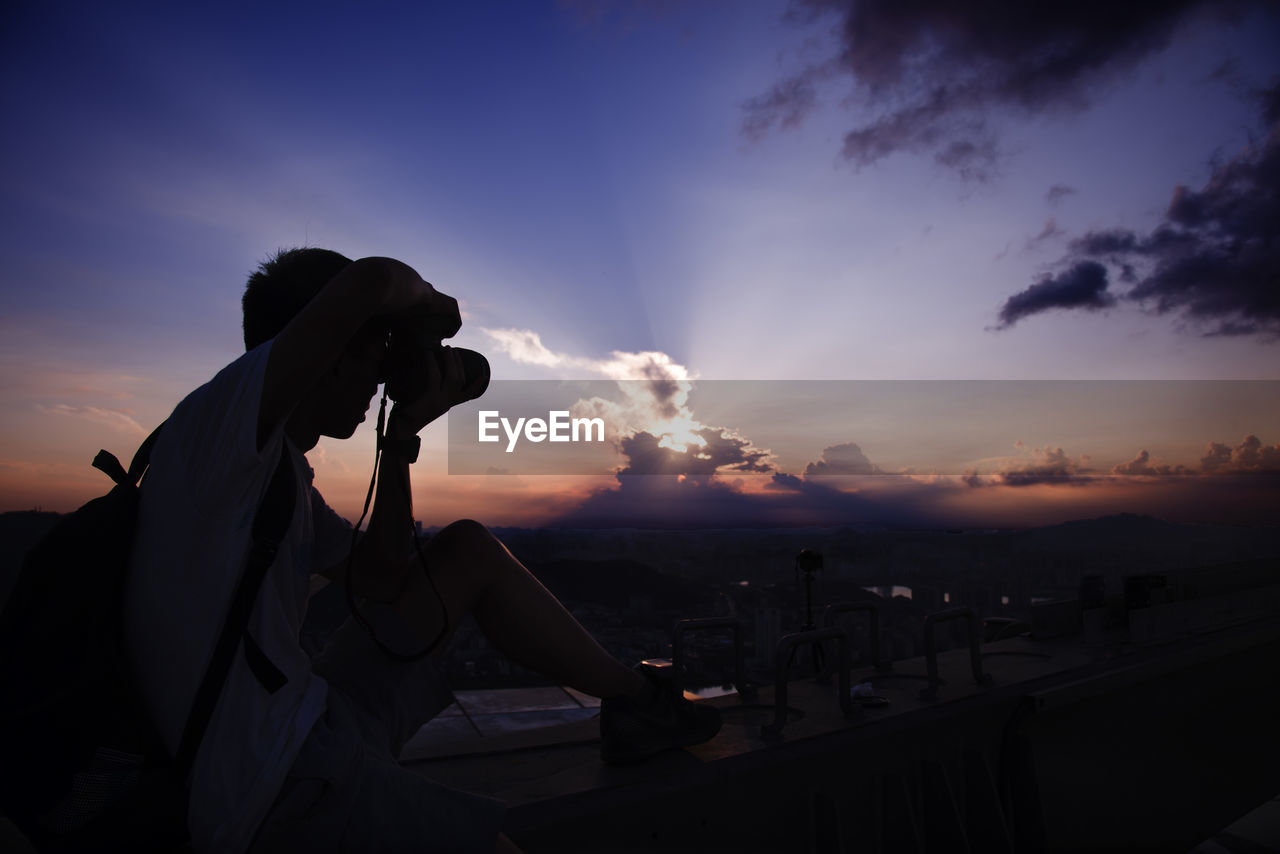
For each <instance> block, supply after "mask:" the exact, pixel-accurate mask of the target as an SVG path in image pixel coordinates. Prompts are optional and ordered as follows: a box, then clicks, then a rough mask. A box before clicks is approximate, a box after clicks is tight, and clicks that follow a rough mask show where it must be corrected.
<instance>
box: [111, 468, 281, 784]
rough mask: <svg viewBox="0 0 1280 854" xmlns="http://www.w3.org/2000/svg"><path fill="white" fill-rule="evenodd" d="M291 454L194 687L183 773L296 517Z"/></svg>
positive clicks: (262, 511)
mask: <svg viewBox="0 0 1280 854" xmlns="http://www.w3.org/2000/svg"><path fill="white" fill-rule="evenodd" d="M290 456H291V455H290V453H289V448H288V446H287V445H285V446H284V447H282V448H281V449H280V464H279V465H277V466H276V473H275V475H274V476H273V477H272V478H271V485H270V486H268V487H267V494H266V497H264V498H263V499H262V504H260V505H258V512H257V514H256V515H255V516H254V517H253V545H252V547H251V548H250V549H249V560H248V562H247V564H246V566H245V568H244V572H242V573H241V575H240V581H239V582H238V583H237V584H236V592H235V596H234V597H233V598H232V600H231V608H230V610H229V611H228V612H227V619H226V622H225V623H223V625H222V634H220V635H219V636H218V642H217V644H216V645H215V646H214V650H213V658H212V660H211V661H210V662H209V669H208V670H206V671H205V674H204V679H203V680H202V681H201V682H200V688H199V689H198V690H197V691H196V696H195V700H194V702H193V703H192V704H191V713H190V714H189V715H188V716H187V724H186V727H185V728H184V729H183V731H182V741H181V743H180V744H179V746H178V754H177V756H176V757H175V758H174V760H175V762H176V763H177V766H178V772H179V774H180V775H181V777H182V778H183V779H186V777H187V776H188V775H189V774H190V773H191V769H192V766H194V765H195V759H196V751H197V750H199V748H200V742H201V740H202V739H203V738H204V732H205V730H206V729H207V728H208V726H209V719H210V718H211V717H213V707H214V706H215V705H217V702H218V697H219V695H221V693H222V686H223V684H224V683H225V682H226V681H227V673H228V672H229V671H230V670H231V662H232V660H233V659H234V657H235V653H236V648H237V647H239V645H240V639H241V637H242V636H243V637H247V635H246V629H247V628H248V625H249V616H250V614H252V613H253V604H254V602H255V601H256V600H257V598H258V590H259V589H260V588H261V587H262V579H263V578H264V577H265V576H266V574H267V570H268V569H269V568H270V567H271V564H272V563H273V562H274V561H275V558H276V551H277V549H278V548H279V546H280V541H281V540H282V539H284V536H285V534H286V533H287V532H288V530H289V523H290V521H292V519H293V511H294V497H295V482H294V476H293V461H292V459H290ZM131 468H132V467H131Z"/></svg>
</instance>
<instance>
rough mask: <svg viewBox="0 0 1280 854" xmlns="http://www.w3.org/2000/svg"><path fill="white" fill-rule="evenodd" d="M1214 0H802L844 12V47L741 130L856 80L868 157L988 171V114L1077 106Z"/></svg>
mask: <svg viewBox="0 0 1280 854" xmlns="http://www.w3.org/2000/svg"><path fill="white" fill-rule="evenodd" d="M1239 5H1241V4H1240V3H1230V4H1226V3H1221V2H1218V3H1209V2H1207V0H1135V2H1125V3H1116V2H1112V1H1111V0H1078V1H1077V2H1071V0H1047V2H1038V3H1028V2H1024V0H915V2H910V3H904V2H901V0H796V2H793V5H792V11H791V13H790V17H792V18H796V19H802V20H810V21H813V20H817V19H829V18H831V17H836V18H838V19H839V22H840V23H839V28H838V30H837V31H836V32H837V33H838V38H839V45H838V49H837V51H836V55H835V57H834V58H832V59H827V60H824V61H821V62H818V63H815V64H813V65H811V66H809V67H808V68H805V69H803V70H802V71H800V72H799V73H798V74H795V75H793V76H791V77H789V78H787V79H785V80H783V81H782V82H780V83H778V84H777V85H776V86H775V87H774V88H773V89H772V90H770V91H769V92H767V93H765V94H763V95H761V96H759V97H757V98H754V99H752V100H751V101H748V102H747V103H746V104H745V105H744V111H745V115H744V120H743V130H744V133H746V134H747V135H748V137H751V138H758V137H759V136H761V135H762V134H764V133H765V132H766V131H768V130H769V129H770V128H773V127H789V126H795V125H797V124H799V123H800V122H801V121H802V120H803V118H804V116H805V115H806V114H807V113H808V112H810V111H811V110H813V109H814V107H815V106H816V105H817V103H818V97H817V85H818V84H820V83H822V82H823V81H825V80H828V79H830V78H833V77H836V76H845V77H850V78H852V80H853V82H854V87H855V89H854V97H853V98H852V99H850V101H851V103H853V104H854V105H855V106H857V107H858V108H860V109H861V110H871V111H873V112H874V117H873V118H871V119H870V120H869V121H867V122H865V123H863V124H861V125H859V126H857V127H854V128H853V129H852V130H850V131H849V132H848V133H847V134H846V135H845V139H844V150H843V153H844V156H845V157H846V158H848V159H849V160H850V161H852V162H853V163H855V164H857V165H859V166H862V165H867V164H870V163H874V162H876V161H877V160H880V159H881V158H883V157H885V156H887V155H889V154H891V153H894V152H898V151H907V152H930V153H932V154H933V156H934V158H935V159H936V160H937V161H938V162H939V163H941V164H942V165H944V166H947V167H949V168H953V169H955V170H957V171H958V172H960V173H961V174H962V175H964V176H965V177H967V178H971V179H975V180H983V179H985V178H987V177H989V176H990V175H991V173H992V170H993V169H994V168H995V166H996V164H997V160H998V157H999V149H998V146H997V144H996V140H995V136H994V133H993V132H992V131H991V129H990V128H989V127H988V124H987V117H988V115H990V114H991V113H992V112H993V111H994V110H1004V111H1008V112H1013V113H1019V114H1022V115H1037V114H1043V113H1046V112H1052V111H1078V110H1080V109H1083V108H1084V107H1086V106H1087V105H1088V104H1089V102H1090V100H1091V98H1092V97H1093V96H1094V94H1095V93H1096V92H1097V91H1098V90H1100V89H1101V88H1102V87H1103V86H1104V85H1105V84H1106V83H1108V82H1110V81H1111V80H1112V79H1114V78H1116V77H1117V76H1118V75H1121V74H1123V73H1125V72H1127V71H1129V70H1131V69H1132V68H1133V67H1134V66H1136V65H1137V64H1138V63H1139V62H1141V61H1142V60H1143V59H1145V58H1147V57H1148V56H1150V55H1152V54H1155V53H1157V52H1159V51H1160V50H1162V49H1163V48H1164V47H1165V46H1166V45H1167V44H1168V43H1169V41H1170V39H1171V38H1172V36H1173V34H1174V32H1175V31H1176V30H1177V29H1178V28H1179V27H1180V26H1181V25H1183V24H1184V23H1186V21H1187V19H1188V18H1189V17H1190V16H1191V13H1192V12H1193V11H1194V10H1196V9H1197V8H1201V7H1211V8H1213V9H1214V10H1216V11H1219V12H1221V11H1222V10H1224V9H1235V8H1236V7H1238V6H1239Z"/></svg>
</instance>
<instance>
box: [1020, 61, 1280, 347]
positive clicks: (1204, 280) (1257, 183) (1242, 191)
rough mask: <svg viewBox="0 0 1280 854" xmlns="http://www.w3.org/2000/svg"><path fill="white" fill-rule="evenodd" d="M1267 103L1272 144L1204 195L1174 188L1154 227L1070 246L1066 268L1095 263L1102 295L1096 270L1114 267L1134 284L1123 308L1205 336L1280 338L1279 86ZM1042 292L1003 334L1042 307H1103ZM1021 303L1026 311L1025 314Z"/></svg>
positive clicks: (1218, 174)
mask: <svg viewBox="0 0 1280 854" xmlns="http://www.w3.org/2000/svg"><path fill="white" fill-rule="evenodd" d="M1260 100H1261V102H1262V103H1261V107H1262V113H1263V115H1264V117H1265V118H1266V121H1267V123H1268V127H1267V131H1266V135H1265V137H1264V138H1263V139H1261V140H1260V141H1257V142H1255V143H1253V144H1251V145H1250V146H1248V147H1246V148H1245V150H1243V151H1242V152H1241V153H1240V154H1239V155H1237V156H1236V157H1234V158H1232V159H1230V160H1228V161H1225V162H1223V163H1220V164H1218V166H1217V167H1216V168H1215V169H1214V172H1213V175H1212V177H1211V178H1210V179H1209V182H1208V183H1207V184H1205V186H1204V187H1203V188H1201V189H1200V190H1192V189H1189V188H1187V187H1182V186H1180V187H1177V188H1175V189H1174V191H1173V197H1172V199H1171V200H1170V202H1169V206H1168V208H1167V209H1166V210H1165V213H1164V218H1163V221H1162V222H1160V223H1159V224H1158V225H1157V226H1156V227H1155V228H1154V229H1152V230H1151V231H1150V232H1149V233H1147V234H1145V235H1144V234H1139V233H1138V232H1135V231H1131V230H1128V229H1118V228H1113V229H1100V230H1096V231H1090V232H1088V233H1087V234H1085V235H1083V236H1081V237H1079V238H1077V239H1075V240H1073V241H1071V243H1070V245H1069V248H1068V254H1067V255H1066V256H1065V257H1064V258H1062V259H1061V260H1060V261H1059V263H1060V264H1061V265H1063V266H1067V265H1070V267H1071V270H1072V271H1078V270H1081V269H1083V268H1084V267H1085V265H1093V266H1092V268H1090V269H1092V270H1093V272H1092V273H1091V276H1092V279H1091V281H1093V282H1094V283H1095V284H1096V283H1097V282H1098V281H1099V280H1100V281H1101V282H1102V287H1103V289H1105V283H1106V272H1105V270H1103V271H1102V272H1101V273H1099V272H1098V270H1099V268H1101V267H1102V265H1103V264H1106V265H1109V266H1110V267H1112V268H1114V269H1116V270H1117V271H1118V277H1119V280H1120V281H1121V282H1125V283H1127V284H1130V285H1131V287H1130V288H1129V290H1128V291H1127V292H1125V293H1124V294H1122V295H1121V296H1122V297H1123V298H1124V299H1125V300H1128V301H1131V302H1135V303H1138V304H1139V305H1141V306H1142V307H1144V308H1146V309H1147V310H1149V311H1152V312H1154V313H1156V314H1160V315H1171V316H1174V317H1177V318H1178V319H1179V320H1180V321H1181V322H1184V323H1186V324H1188V325H1190V326H1193V327H1195V328H1196V329H1198V330H1200V331H1202V332H1203V333H1204V334H1205V335H1256V336H1259V337H1262V338H1264V339H1271V340H1274V339H1277V338H1280V85H1276V86H1273V87H1271V88H1270V89H1268V90H1267V91H1266V92H1264V93H1261V95H1260ZM1042 285H1043V283H1040V284H1036V285H1032V286H1031V287H1030V288H1028V289H1027V290H1026V291H1023V292H1022V293H1020V294H1016V295H1014V296H1012V297H1010V298H1009V302H1007V303H1005V307H1004V308H1003V309H1002V310H1001V312H1000V320H1001V323H1000V327H1001V328H1003V327H1006V326H1009V325H1010V324H1011V323H1012V322H1013V321H1015V320H1018V319H1019V318H1021V317H1025V316H1026V315H1028V314H1032V313H1034V312H1035V311H1038V310H1043V309H1044V308H1085V309H1096V308H1098V307H1100V306H1099V305H1097V304H1096V303H1091V302H1089V301H1087V300H1085V301H1082V302H1079V303H1075V304H1071V303H1068V302H1053V301H1045V302H1044V303H1043V304H1042V305H1041V301H1038V300H1037V299H1035V294H1034V293H1033V292H1036V291H1037V289H1038V288H1042ZM1040 293H1041V295H1044V291H1040ZM1098 293H1099V294H1102V293H1103V291H1101V290H1100V291H1099V292H1098ZM1105 296H1106V297H1107V298H1108V299H1111V300H1112V301H1114V298H1112V297H1110V295H1105ZM1024 302H1029V303H1030V305H1029V308H1028V310H1020V306H1022V305H1023V303H1024ZM1037 305H1039V306H1040V307H1039V308H1037V307H1036V306H1037ZM1011 310H1012V311H1013V312H1014V314H1012V315H1009V316H1006V315H1007V313H1008V312H1010V311H1011Z"/></svg>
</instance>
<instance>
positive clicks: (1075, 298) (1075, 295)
mask: <svg viewBox="0 0 1280 854" xmlns="http://www.w3.org/2000/svg"><path fill="white" fill-rule="evenodd" d="M1107 286H1108V281H1107V268H1106V267H1104V266H1103V265H1102V264H1099V263H1098V262H1097V261H1079V262H1077V263H1076V264H1075V265H1074V266H1072V267H1070V268H1069V269H1067V270H1064V271H1063V272H1061V273H1059V274H1058V275H1056V276H1050V275H1046V276H1044V277H1042V278H1041V279H1040V281H1038V282H1036V283H1035V284H1034V285H1032V286H1031V287H1029V288H1027V289H1026V290H1025V291H1022V292H1021V293H1017V294H1014V295H1013V296H1011V297H1009V299H1007V300H1006V301H1005V304H1004V306H1003V307H1002V308H1001V309H1000V316H999V323H998V324H997V325H996V327H995V328H996V329H1008V328H1009V327H1010V326H1012V325H1013V324H1015V323H1017V322H1018V321H1019V320H1021V319H1023V318H1024V317H1028V316H1030V315H1032V314H1039V313H1040V312H1042V311H1049V310H1050V309H1055V308H1083V309H1086V310H1088V311H1100V310H1101V309H1104V308H1110V307H1111V306H1113V305H1115V302H1116V298H1115V297H1114V296H1112V295H1111V293H1110V292H1109V291H1108V290H1107Z"/></svg>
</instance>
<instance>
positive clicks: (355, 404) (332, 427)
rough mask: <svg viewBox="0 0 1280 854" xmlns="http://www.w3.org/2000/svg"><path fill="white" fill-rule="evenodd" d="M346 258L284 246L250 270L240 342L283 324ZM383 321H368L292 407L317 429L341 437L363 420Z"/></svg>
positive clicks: (379, 356) (259, 338)
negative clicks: (242, 334) (252, 271)
mask: <svg viewBox="0 0 1280 854" xmlns="http://www.w3.org/2000/svg"><path fill="white" fill-rule="evenodd" d="M350 263H351V259H349V258H347V257H346V256H344V255H340V254H338V253H337V252H333V251H331V250H329V249H313V248H306V249H286V250H281V251H280V252H278V253H276V255H275V257H273V258H271V259H269V260H267V261H264V262H263V263H262V264H261V265H260V266H259V267H258V269H257V270H256V271H255V272H254V273H253V274H252V275H251V276H249V282H248V284H247V285H246V286H245V290H244V298H243V300H242V302H241V305H242V307H243V309H244V345H245V349H246V350H252V349H253V348H255V347H257V346H258V345H260V344H263V343H265V342H267V341H269V340H271V339H272V338H274V337H275V336H276V335H278V334H279V333H280V332H281V330H283V329H284V328H285V327H286V326H287V325H288V324H289V321H291V320H292V319H293V318H294V316H295V315H297V314H298V313H299V312H300V311H302V309H303V307H304V306H306V304H307V303H308V302H310V301H311V300H312V299H313V298H314V297H315V296H316V295H317V294H319V293H320V291H321V290H322V289H323V288H324V286H325V285H326V284H328V283H329V281H330V280H331V279H333V277H334V276H336V275H338V273H340V272H342V270H343V269H345V268H346V266H347V265H348V264H350ZM385 354H386V328H385V323H382V322H372V321H371V322H369V323H366V324H365V325H364V326H363V327H361V328H360V330H359V331H358V332H357V333H356V334H355V336H353V337H352V339H351V340H350V341H348V342H346V344H345V346H344V347H343V350H342V353H341V354H340V355H339V356H338V357H337V359H336V360H335V362H334V363H333V366H332V367H331V368H330V369H329V371H327V372H326V373H325V374H324V375H323V376H322V377H321V378H320V379H319V381H318V382H317V384H316V385H315V386H314V387H312V388H311V389H309V390H308V392H307V394H306V395H305V396H304V397H303V399H302V400H301V401H300V402H299V404H298V408H297V409H296V410H295V412H294V414H295V416H300V417H302V418H303V419H304V420H305V421H306V423H307V424H308V425H309V427H310V428H312V429H314V430H315V431H316V432H317V433H318V434H319V435H324V436H332V437H334V438H339V439H345V438H347V437H349V436H350V435H351V434H352V433H353V432H355V429H356V427H357V426H358V425H359V424H360V422H361V421H363V420H364V416H365V413H366V412H367V411H368V408H369V403H370V399H371V398H372V397H373V395H374V394H375V393H376V392H377V389H378V383H379V382H380V381H381V379H382V376H381V375H382V370H383V360H384V358H385Z"/></svg>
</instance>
